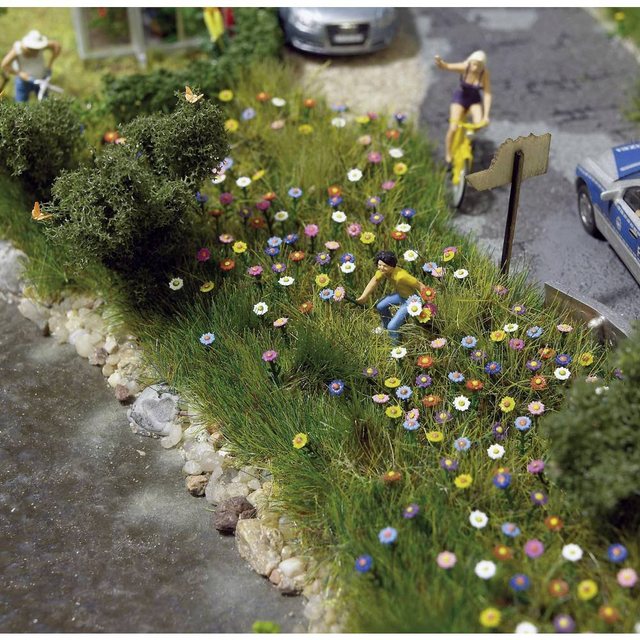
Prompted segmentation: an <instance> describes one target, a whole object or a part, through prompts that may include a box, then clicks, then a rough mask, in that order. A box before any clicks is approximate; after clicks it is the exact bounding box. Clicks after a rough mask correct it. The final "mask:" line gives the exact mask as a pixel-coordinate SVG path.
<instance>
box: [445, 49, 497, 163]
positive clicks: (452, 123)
mask: <svg viewBox="0 0 640 640" xmlns="http://www.w3.org/2000/svg"><path fill="white" fill-rule="evenodd" d="M435 58H436V65H437V66H438V67H439V68H440V69H444V70H445V71H454V72H456V73H459V74H460V86H459V87H458V88H457V89H456V90H455V91H454V93H453V98H452V100H451V106H450V107H449V129H448V130H447V135H446V137H445V141H444V146H445V161H446V163H447V167H450V166H451V140H452V138H453V134H454V132H455V131H456V129H457V128H458V122H460V121H462V120H464V118H465V117H466V116H467V114H469V115H470V116H471V120H472V122H473V123H474V124H478V123H480V122H482V121H484V122H487V123H488V122H489V111H490V110H491V81H490V78H489V69H487V56H486V54H485V52H484V51H474V52H473V53H472V54H471V55H470V56H469V57H468V58H467V59H466V60H465V61H464V62H445V61H444V60H443V59H442V58H441V57H440V56H436V57H435Z"/></svg>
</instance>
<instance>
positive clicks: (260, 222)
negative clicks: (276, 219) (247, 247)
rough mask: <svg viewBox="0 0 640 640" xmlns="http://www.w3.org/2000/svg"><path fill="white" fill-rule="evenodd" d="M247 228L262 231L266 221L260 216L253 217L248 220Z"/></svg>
mask: <svg viewBox="0 0 640 640" xmlns="http://www.w3.org/2000/svg"><path fill="white" fill-rule="evenodd" d="M249 226H250V227H251V228H252V229H264V228H265V227H266V226H267V221H266V220H265V219H264V218H261V217H260V216H255V217H254V218H250V219H249Z"/></svg>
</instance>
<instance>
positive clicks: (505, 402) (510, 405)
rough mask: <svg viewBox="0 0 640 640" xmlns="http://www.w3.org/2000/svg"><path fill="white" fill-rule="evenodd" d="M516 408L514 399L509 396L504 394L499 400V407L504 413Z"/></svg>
mask: <svg viewBox="0 0 640 640" xmlns="http://www.w3.org/2000/svg"><path fill="white" fill-rule="evenodd" d="M515 408H516V401H515V400H514V399H513V398H512V397H511V396H505V397H504V398H502V400H500V409H501V410H502V411H504V413H509V412H510V411H513V410H514V409H515Z"/></svg>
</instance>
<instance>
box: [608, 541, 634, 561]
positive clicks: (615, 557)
mask: <svg viewBox="0 0 640 640" xmlns="http://www.w3.org/2000/svg"><path fill="white" fill-rule="evenodd" d="M628 555H629V553H628V551H627V548H626V547H625V546H623V545H621V544H619V543H617V544H612V545H611V546H610V547H609V548H608V549H607V556H608V558H609V560H611V562H623V561H624V560H626V559H627V556H628Z"/></svg>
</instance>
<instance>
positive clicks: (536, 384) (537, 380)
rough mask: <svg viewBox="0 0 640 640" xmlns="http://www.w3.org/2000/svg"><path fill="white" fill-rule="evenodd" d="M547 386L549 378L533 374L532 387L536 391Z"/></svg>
mask: <svg viewBox="0 0 640 640" xmlns="http://www.w3.org/2000/svg"><path fill="white" fill-rule="evenodd" d="M546 386H547V380H546V378H545V377H544V376H533V378H531V388H532V389H533V390H534V391H540V390H541V389H545V388H546Z"/></svg>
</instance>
